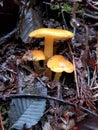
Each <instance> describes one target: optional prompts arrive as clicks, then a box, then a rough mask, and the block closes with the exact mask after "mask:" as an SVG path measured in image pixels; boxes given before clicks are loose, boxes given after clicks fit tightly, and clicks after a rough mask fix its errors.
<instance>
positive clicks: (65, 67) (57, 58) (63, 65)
mask: <svg viewBox="0 0 98 130" xmlns="http://www.w3.org/2000/svg"><path fill="white" fill-rule="evenodd" d="M47 67H48V68H50V70H51V71H53V72H55V78H54V79H55V80H59V78H60V76H61V74H62V72H67V73H72V72H73V71H74V67H73V64H72V63H71V62H70V61H68V60H67V59H66V58H65V57H64V56H62V55H54V56H52V57H51V58H50V59H49V60H48V62H47ZM50 78H51V77H50Z"/></svg>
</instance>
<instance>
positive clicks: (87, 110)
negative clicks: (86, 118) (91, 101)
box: [81, 107, 98, 117]
mask: <svg viewBox="0 0 98 130" xmlns="http://www.w3.org/2000/svg"><path fill="white" fill-rule="evenodd" d="M81 109H82V110H84V111H86V112H88V113H90V114H92V115H94V116H96V117H98V114H96V113H94V112H92V111H90V110H89V109H87V108H84V107H81Z"/></svg>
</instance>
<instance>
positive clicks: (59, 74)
mask: <svg viewBox="0 0 98 130" xmlns="http://www.w3.org/2000/svg"><path fill="white" fill-rule="evenodd" d="M61 75H62V72H59V73H55V75H54V79H53V80H58V81H59V80H60V77H61Z"/></svg>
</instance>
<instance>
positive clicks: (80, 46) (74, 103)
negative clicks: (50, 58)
mask: <svg viewBox="0 0 98 130" xmlns="http://www.w3.org/2000/svg"><path fill="white" fill-rule="evenodd" d="M0 4H2V6H3V1H2V2H1V3H0ZM15 4H17V6H18V7H19V9H20V11H19V19H18V22H17V26H16V27H15V29H13V30H12V31H11V32H9V33H7V34H6V35H3V36H2V37H1V38H0V55H1V57H0V127H1V130H4V129H5V130H8V129H10V130H11V129H14V128H15V129H18V130H20V129H22V130H27V129H29V130H89V129H92V130H95V129H97V128H98V124H97V122H98V107H97V104H98V83H97V82H98V65H97V64H98V2H97V0H94V1H93V0H90V1H89V0H85V1H83V0H73V1H72V0H66V1H65V0H51V1H47V0H46V1H41V2H40V1H37V0H34V1H33V2H32V1H30V0H29V1H27V0H21V1H20V2H19V1H17V0H15ZM41 27H44V28H58V29H64V30H69V31H71V32H73V33H74V37H73V38H72V39H71V40H67V41H64V40H60V41H55V42H56V44H55V45H54V49H55V54H56V55H63V56H64V57H65V58H67V59H68V60H69V61H71V62H72V63H73V66H74V72H72V73H70V74H69V73H66V72H62V74H61V75H60V78H59V80H54V76H55V73H54V72H53V73H52V78H51V80H49V77H48V75H47V66H46V61H39V62H38V64H37V63H35V62H34V61H33V60H32V57H31V55H27V56H28V58H27V59H30V60H23V59H22V57H23V55H24V54H25V53H26V52H28V51H29V50H42V51H43V49H44V39H43V38H39V39H37V38H30V37H29V36H28V35H29V33H30V32H31V31H33V30H35V29H37V28H41ZM59 43H60V44H59ZM35 69H38V70H37V71H36V70H35ZM37 72H38V73H37ZM41 105H42V106H41ZM38 108H39V110H38ZM15 109H16V110H15ZM32 110H33V112H32ZM12 112H13V115H11V113H12ZM39 112H40V114H38V113H39ZM31 116H32V117H31ZM28 119H31V120H32V121H31V122H30V120H28ZM21 121H24V122H25V123H23V126H21V127H20V126H19V125H20V124H22V123H21ZM32 122H33V123H32ZM91 122H92V123H91ZM81 124H82V125H81Z"/></svg>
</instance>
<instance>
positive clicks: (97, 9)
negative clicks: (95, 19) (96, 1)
mask: <svg viewBox="0 0 98 130" xmlns="http://www.w3.org/2000/svg"><path fill="white" fill-rule="evenodd" d="M86 1H87V4H88V5H89V6H90V7H92V8H93V9H94V10H96V11H98V8H97V7H96V6H95V5H93V4H92V3H91V2H89V0H86Z"/></svg>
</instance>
